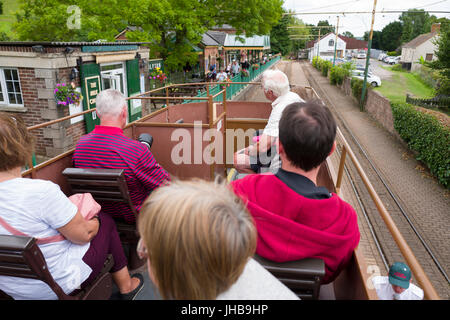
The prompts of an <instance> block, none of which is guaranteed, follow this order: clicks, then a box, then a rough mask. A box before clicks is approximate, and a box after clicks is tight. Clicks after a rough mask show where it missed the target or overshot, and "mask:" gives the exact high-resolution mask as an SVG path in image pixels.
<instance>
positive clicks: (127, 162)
mask: <svg viewBox="0 0 450 320" xmlns="http://www.w3.org/2000/svg"><path fill="white" fill-rule="evenodd" d="M73 165H74V167H76V168H94V169H95V168H104V169H124V174H125V180H126V181H127V185H128V191H129V193H130V197H131V201H132V202H133V204H134V206H135V208H136V210H137V211H138V212H139V210H140V209H141V206H142V203H143V202H144V201H145V199H146V198H147V197H148V195H149V194H150V193H151V192H152V190H153V189H155V188H157V187H159V186H160V185H161V184H162V183H163V182H164V181H166V180H170V176H169V174H168V173H167V172H166V171H165V170H164V169H163V168H162V167H161V166H160V165H159V164H158V163H157V162H156V160H155V158H153V155H152V153H151V152H150V151H149V150H148V148H147V147H146V146H145V145H144V144H142V143H140V142H137V141H135V140H133V139H130V138H128V137H126V136H124V135H123V131H122V129H120V128H117V127H108V126H95V129H94V130H93V131H92V132H91V133H89V134H87V135H84V136H83V137H81V138H80V140H79V141H78V143H77V147H76V148H75V152H74V155H73ZM101 206H102V210H103V211H104V212H106V213H109V214H111V215H112V216H113V217H115V218H119V219H122V220H125V222H127V223H134V222H135V217H134V215H133V212H132V211H131V209H130V208H129V207H128V205H127V204H125V203H117V202H103V203H101Z"/></svg>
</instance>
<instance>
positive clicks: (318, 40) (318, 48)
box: [313, 28, 320, 58]
mask: <svg viewBox="0 0 450 320" xmlns="http://www.w3.org/2000/svg"><path fill="white" fill-rule="evenodd" d="M313 48H314V47H313ZM319 55H320V28H319V38H318V39H317V58H318V57H319Z"/></svg>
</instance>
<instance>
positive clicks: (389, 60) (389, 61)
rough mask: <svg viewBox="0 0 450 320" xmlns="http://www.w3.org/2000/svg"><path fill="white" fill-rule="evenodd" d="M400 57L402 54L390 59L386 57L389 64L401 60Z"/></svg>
mask: <svg viewBox="0 0 450 320" xmlns="http://www.w3.org/2000/svg"><path fill="white" fill-rule="evenodd" d="M400 58H401V56H397V57H389V58H388V59H386V63H389V64H396V63H399V62H400Z"/></svg>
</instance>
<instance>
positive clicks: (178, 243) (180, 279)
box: [138, 180, 298, 300]
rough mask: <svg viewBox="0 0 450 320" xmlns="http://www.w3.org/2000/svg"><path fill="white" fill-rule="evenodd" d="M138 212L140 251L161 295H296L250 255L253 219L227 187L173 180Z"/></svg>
mask: <svg viewBox="0 0 450 320" xmlns="http://www.w3.org/2000/svg"><path fill="white" fill-rule="evenodd" d="M139 214H140V218H139V232H140V234H141V237H142V238H141V241H140V245H139V246H138V253H140V255H141V257H147V258H148V262H147V265H148V271H149V276H150V278H151V279H152V281H153V283H154V284H155V285H156V287H157V288H158V290H159V293H160V294H161V296H162V298H163V299H187V300H197V299H225V300H230V299H298V297H297V296H296V295H295V294H294V293H293V292H292V291H290V290H289V289H288V288H287V287H286V286H284V285H283V284H282V283H281V282H280V281H278V280H277V279H276V278H275V277H274V276H273V275H272V274H270V273H269V272H268V271H266V270H265V269H264V267H262V266H261V265H260V264H259V263H258V262H256V261H255V260H253V259H252V258H251V257H252V256H253V255H254V253H255V249H256V238H257V237H256V229H255V226H254V224H253V220H252V218H251V216H250V214H249V213H248V212H247V211H246V209H245V207H244V206H243V205H242V203H241V202H240V200H239V199H238V198H237V197H236V196H235V195H234V194H233V193H232V191H231V190H229V189H228V188H227V187H226V186H225V185H223V184H219V183H214V182H206V181H202V180H195V181H173V182H171V184H170V185H167V186H162V187H160V188H158V189H157V190H156V191H154V192H153V193H152V194H151V195H150V196H149V198H148V199H147V200H146V201H145V202H144V204H143V206H142V208H141V211H140V213H139Z"/></svg>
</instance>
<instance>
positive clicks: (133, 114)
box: [126, 59, 142, 122]
mask: <svg viewBox="0 0 450 320" xmlns="http://www.w3.org/2000/svg"><path fill="white" fill-rule="evenodd" d="M126 70H127V74H126V79H127V86H128V97H132V96H135V95H138V94H140V93H141V80H140V74H139V59H133V60H128V61H127V62H126ZM141 117H142V100H141V99H130V100H128V118H129V121H130V122H133V121H135V120H138V119H140V118H141Z"/></svg>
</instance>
